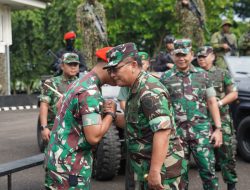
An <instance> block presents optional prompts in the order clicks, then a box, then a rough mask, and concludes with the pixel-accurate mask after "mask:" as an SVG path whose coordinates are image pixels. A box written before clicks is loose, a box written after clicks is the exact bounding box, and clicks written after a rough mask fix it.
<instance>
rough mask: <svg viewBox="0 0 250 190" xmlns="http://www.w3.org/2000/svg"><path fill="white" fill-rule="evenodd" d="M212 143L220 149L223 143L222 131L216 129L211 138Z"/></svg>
mask: <svg viewBox="0 0 250 190" xmlns="http://www.w3.org/2000/svg"><path fill="white" fill-rule="evenodd" d="M210 142H214V147H215V148H216V147H220V146H221V145H222V143H223V140H222V132H221V129H218V128H217V129H215V131H214V132H213V134H212V136H211V138H210Z"/></svg>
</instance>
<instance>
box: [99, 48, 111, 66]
mask: <svg viewBox="0 0 250 190" xmlns="http://www.w3.org/2000/svg"><path fill="white" fill-rule="evenodd" d="M112 48H113V47H104V48H101V49H98V50H96V52H95V55H96V56H97V57H98V58H100V59H102V60H103V61H105V62H108V60H107V57H106V53H107V52H108V51H109V50H110V49H112Z"/></svg>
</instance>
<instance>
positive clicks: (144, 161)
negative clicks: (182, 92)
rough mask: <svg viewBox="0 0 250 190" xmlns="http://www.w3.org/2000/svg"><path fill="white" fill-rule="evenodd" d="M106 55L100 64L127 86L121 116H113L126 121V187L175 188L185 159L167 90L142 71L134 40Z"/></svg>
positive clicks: (183, 167)
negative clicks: (127, 94)
mask: <svg viewBox="0 0 250 190" xmlns="http://www.w3.org/2000/svg"><path fill="white" fill-rule="evenodd" d="M107 57H108V59H109V63H108V64H107V65H106V66H105V67H104V68H105V69H107V70H108V73H109V74H110V76H111V77H112V78H113V79H114V80H115V81H116V83H117V85H118V86H127V87H130V93H129V96H128V99H127V102H126V108H125V117H124V116H123V115H119V116H118V115H117V120H116V121H117V123H123V124H124V125H123V126H125V125H126V127H125V133H126V135H125V136H126V146H127V148H128V160H127V161H128V162H129V164H128V165H127V167H128V166H129V168H128V171H129V172H128V173H129V174H128V178H129V179H130V180H129V181H130V187H129V188H128V189H130V190H148V189H155V190H164V189H165V190H166V189H179V186H180V179H181V174H182V173H183V172H185V170H186V162H185V160H184V159H183V156H184V152H183V149H182V147H181V145H180V142H179V139H178V138H177V136H176V134H175V123H174V118H173V109H172V106H171V103H170V101H169V95H168V93H167V90H166V89H165V88H164V86H163V85H162V84H161V83H160V82H159V80H157V79H156V78H155V77H153V76H151V75H150V74H148V73H146V72H144V71H142V69H141V67H142V64H141V61H140V59H139V56H138V52H137V49H136V47H135V44H134V43H126V44H121V45H119V46H116V47H114V48H113V49H111V50H110V51H109V52H108V53H107ZM124 73H126V74H124ZM125 123H126V124H125Z"/></svg>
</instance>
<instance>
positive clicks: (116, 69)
mask: <svg viewBox="0 0 250 190" xmlns="http://www.w3.org/2000/svg"><path fill="white" fill-rule="evenodd" d="M130 63H132V61H128V62H126V63H125V64H124V65H121V66H119V67H110V68H108V69H107V71H108V74H111V73H114V74H115V73H117V72H118V71H119V70H120V69H121V68H122V67H124V66H126V65H128V64H130Z"/></svg>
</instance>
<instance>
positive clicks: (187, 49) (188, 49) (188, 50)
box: [174, 48, 191, 55]
mask: <svg viewBox="0 0 250 190" xmlns="http://www.w3.org/2000/svg"><path fill="white" fill-rule="evenodd" d="M190 51H191V48H182V49H175V50H174V54H185V55H187V54H189V52H190Z"/></svg>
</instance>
